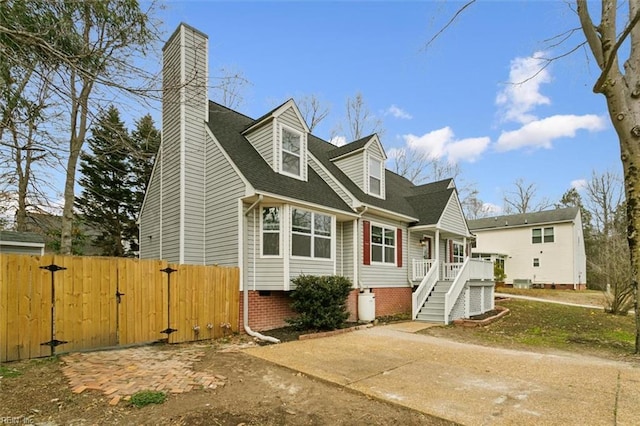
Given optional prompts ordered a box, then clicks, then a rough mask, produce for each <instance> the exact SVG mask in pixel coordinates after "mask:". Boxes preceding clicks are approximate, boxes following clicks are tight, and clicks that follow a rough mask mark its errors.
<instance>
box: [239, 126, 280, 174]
mask: <svg viewBox="0 0 640 426" xmlns="http://www.w3.org/2000/svg"><path fill="white" fill-rule="evenodd" d="M245 136H246V138H247V140H248V141H249V142H250V143H251V145H253V147H254V148H255V149H256V151H258V154H260V155H261V156H262V158H264V161H266V162H267V164H269V166H271V168H273V169H274V170H277V169H276V164H275V162H274V159H273V150H274V146H273V144H274V140H273V125H272V123H271V122H269V123H267V124H265V125H264V126H261V127H259V128H257V129H254V130H252V131H251V132H250V133H248V134H247V135H245Z"/></svg>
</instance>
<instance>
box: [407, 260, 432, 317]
mask: <svg viewBox="0 0 640 426" xmlns="http://www.w3.org/2000/svg"><path fill="white" fill-rule="evenodd" d="M438 269H439V268H438V263H437V262H432V264H431V266H430V267H429V269H428V271H427V273H426V274H425V276H424V278H423V279H422V281H421V282H420V285H419V286H418V288H417V289H416V291H414V292H413V293H412V294H411V319H412V320H414V319H416V316H418V311H419V310H420V309H421V308H422V305H424V302H425V300H427V297H429V294H430V293H431V290H433V288H434V287H435V286H436V284H437V283H438Z"/></svg>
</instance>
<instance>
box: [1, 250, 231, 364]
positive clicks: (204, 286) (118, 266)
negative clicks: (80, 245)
mask: <svg viewBox="0 0 640 426" xmlns="http://www.w3.org/2000/svg"><path fill="white" fill-rule="evenodd" d="M52 264H54V265H58V266H61V267H64V268H66V269H64V270H60V271H57V272H53V273H52V272H51V271H49V270H46V269H42V267H43V266H48V265H52ZM167 266H171V267H172V268H174V269H177V271H176V272H174V273H172V274H171V300H170V301H169V300H168V286H167V280H168V277H167V274H166V273H165V272H161V269H164V268H166V267H167ZM52 274H54V280H55V281H54V282H55V339H56V340H60V341H66V342H67V343H64V344H60V345H59V346H56V349H55V351H56V353H63V352H71V351H77V350H86V349H98V348H103V347H110V346H115V345H128V344H133V343H145V342H151V341H157V340H160V339H166V338H167V335H165V334H162V333H160V332H161V331H162V330H164V329H165V328H167V320H168V318H167V315H168V309H171V327H172V328H175V329H177V330H178V331H177V332H175V333H171V335H170V336H168V337H169V338H168V341H169V342H170V343H179V342H186V341H193V340H201V339H210V338H218V337H221V336H223V335H224V330H223V328H222V327H221V324H225V323H228V324H230V325H231V331H238V314H239V296H240V292H239V270H238V268H229V267H219V266H201V265H176V264H171V265H169V264H168V263H167V262H166V261H161V260H139V259H126V258H107V257H74V256H60V255H44V256H28V255H11V254H2V256H0V362H5V361H13V360H19V359H28V358H37V357H43V356H48V355H49V354H50V353H51V347H50V346H47V345H42V343H46V342H50V341H51V339H52V336H51V276H52ZM116 292H119V293H120V294H121V296H120V303H118V301H117V297H116ZM195 326H197V327H199V330H198V332H196V331H194V327H195Z"/></svg>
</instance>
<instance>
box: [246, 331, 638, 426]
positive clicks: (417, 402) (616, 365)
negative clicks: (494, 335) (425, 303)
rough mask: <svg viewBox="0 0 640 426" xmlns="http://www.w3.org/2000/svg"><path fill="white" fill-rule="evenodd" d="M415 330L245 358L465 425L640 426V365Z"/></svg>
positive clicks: (341, 338) (316, 342) (311, 343)
mask: <svg viewBox="0 0 640 426" xmlns="http://www.w3.org/2000/svg"><path fill="white" fill-rule="evenodd" d="M424 327H425V324H422V323H417V322H407V323H399V324H392V325H387V326H377V327H372V328H368V329H365V330H359V331H355V332H352V333H345V334H340V335H337V336H332V337H325V338H320V339H310V340H302V341H295V342H289V343H283V344H279V345H270V346H261V347H255V348H249V349H247V350H246V352H247V353H249V354H251V355H253V356H256V357H259V358H263V359H265V360H268V361H271V362H274V363H276V364H279V365H282V366H284V367H288V368H291V369H293V370H297V371H300V372H302V373H304V374H307V375H309V376H312V377H316V378H318V379H321V380H325V381H329V382H333V383H336V384H338V385H341V386H344V387H346V388H349V389H352V390H356V391H359V392H362V393H364V394H367V395H370V396H372V397H375V398H379V399H383V400H387V401H389V402H392V403H395V404H400V405H403V406H406V407H409V408H412V409H414V410H418V411H421V412H423V413H427V414H430V415H433V416H438V417H441V418H444V419H448V420H451V421H454V422H457V423H461V424H466V425H522V424H532V425H533V424H535V425H637V424H639V423H638V422H640V420H639V419H640V403H639V401H640V368H639V367H640V365H639V364H630V363H625V362H615V361H607V360H603V359H599V358H595V357H586V356H580V355H573V354H568V353H562V354H557V353H556V354H540V353H533V352H523V351H514V350H505V349H494V348H487V347H482V346H476V345H469V344H463V343H456V342H451V341H447V340H444V339H440V338H435V337H431V336H425V335H421V334H415V331H417V330H418V329H421V328H424Z"/></svg>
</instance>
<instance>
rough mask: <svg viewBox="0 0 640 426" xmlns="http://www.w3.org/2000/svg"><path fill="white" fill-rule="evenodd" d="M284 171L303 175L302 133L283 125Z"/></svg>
mask: <svg viewBox="0 0 640 426" xmlns="http://www.w3.org/2000/svg"><path fill="white" fill-rule="evenodd" d="M281 146H282V151H281V157H280V158H281V163H280V164H281V170H282V173H285V174H289V175H292V176H295V177H297V178H299V177H301V175H302V170H301V165H302V158H301V155H302V154H301V153H302V134H301V133H299V132H296V131H295V130H293V129H290V128H288V127H284V126H283V127H282V145H281Z"/></svg>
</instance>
